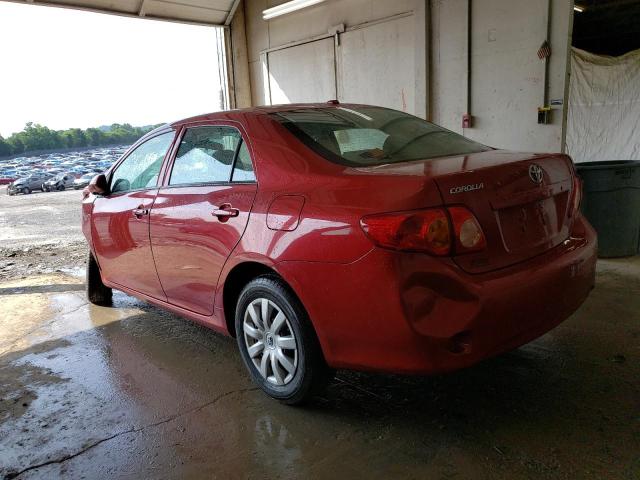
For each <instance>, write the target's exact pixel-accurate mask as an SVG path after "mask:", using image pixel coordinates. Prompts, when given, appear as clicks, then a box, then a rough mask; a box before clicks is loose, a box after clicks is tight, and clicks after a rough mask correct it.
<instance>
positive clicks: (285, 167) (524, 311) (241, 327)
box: [82, 102, 597, 404]
mask: <svg viewBox="0 0 640 480" xmlns="http://www.w3.org/2000/svg"><path fill="white" fill-rule="evenodd" d="M85 193H86V195H85V199H84V201H83V215H82V218H83V232H84V235H85V236H86V238H87V241H88V243H89V246H90V252H91V253H90V254H89V258H88V262H87V282H86V285H87V294H88V298H89V300H90V301H92V302H94V303H109V302H110V300H111V292H112V290H111V289H112V288H116V289H119V290H123V291H124V292H127V293H129V294H131V295H134V296H137V297H140V298H142V299H144V300H147V301H149V302H151V303H154V304H156V305H159V306H162V307H165V308H167V309H169V310H171V311H173V312H176V313H179V314H181V315H183V316H185V317H187V318H190V319H192V320H194V321H196V322H199V323H201V324H204V325H206V326H208V327H210V328H213V329H215V330H217V331H220V332H223V333H227V334H230V335H232V336H235V337H236V339H237V344H238V348H239V350H240V353H241V357H242V359H243V361H244V363H245V365H246V368H247V369H248V371H249V374H250V375H251V377H252V378H253V380H254V381H255V383H256V384H257V385H259V386H260V387H261V388H262V389H263V390H264V391H265V392H266V393H267V394H269V395H271V396H272V397H274V398H277V399H280V400H281V401H283V402H285V403H289V404H294V403H299V402H301V401H303V400H305V399H306V398H308V397H309V396H310V395H311V394H312V393H313V392H314V390H315V389H316V388H319V387H320V386H321V385H322V384H323V383H324V382H326V379H327V378H328V376H329V374H330V372H331V369H333V368H350V369H363V370H376V371H386V372H395V373H419V374H430V373H436V372H444V371H450V370H455V369H459V368H463V367H467V366H470V365H473V364H475V363H477V362H479V361H480V360H482V359H484V358H487V357H490V356H493V355H497V354H499V353H501V352H505V351H508V350H512V349H514V348H516V347H518V346H520V345H523V344H525V343H527V342H530V341H532V340H533V339H535V338H537V337H539V336H541V335H543V334H544V333H546V332H547V331H549V330H551V329H552V328H554V327H555V326H556V325H558V324H559V323H561V322H562V321H564V320H565V319H566V318H568V317H569V316H570V315H571V314H572V313H573V312H574V311H575V310H576V309H577V308H578V307H579V306H580V305H581V304H582V303H583V302H584V300H585V299H586V298H587V295H588V294H589V292H590V291H591V289H592V288H593V286H594V279H595V263H596V243H597V239H596V234H595V232H594V230H593V228H591V226H590V225H589V223H588V222H587V221H586V220H585V219H584V217H583V216H582V215H581V213H580V209H579V204H580V198H581V186H580V181H579V179H578V178H577V177H576V174H575V169H574V166H573V162H572V161H571V158H570V157H569V156H567V155H564V154H560V153H548V154H534V153H517V152H510V151H502V150H496V149H493V148H490V147H487V146H485V145H481V144H479V143H476V142H474V141H472V140H470V139H468V138H465V137H463V136H461V135H458V134H456V133H454V132H451V131H449V130H446V129H444V128H441V127H439V126H437V125H435V124H433V123H430V122H427V121H425V120H423V119H420V118H417V117H414V116H411V115H408V114H406V113H403V112H399V111H395V110H390V109H386V108H380V107H373V106H366V105H346V104H338V103H337V102H330V103H329V104H316V105H287V106H277V107H270V108H269V107H260V108H256V109H247V110H235V111H229V112H219V113H213V114H210V115H203V116H200V117H195V118H190V119H187V120H183V121H180V122H176V123H173V124H171V125H166V126H164V127H161V128H159V129H156V130H154V131H153V132H151V133H149V134H147V135H146V136H145V137H143V138H142V139H141V140H140V141H138V142H137V143H136V144H135V145H134V146H133V147H132V148H130V149H129V151H128V152H127V153H125V155H124V156H123V157H122V158H121V159H120V160H119V161H118V162H117V163H116V164H115V165H114V166H113V167H112V168H110V169H109V170H108V171H107V172H106V174H105V175H99V176H97V177H96V178H95V180H93V181H92V182H91V184H90V185H89V186H88V187H87V189H86V192H85Z"/></svg>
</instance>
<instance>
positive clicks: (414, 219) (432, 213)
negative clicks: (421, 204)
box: [360, 208, 451, 255]
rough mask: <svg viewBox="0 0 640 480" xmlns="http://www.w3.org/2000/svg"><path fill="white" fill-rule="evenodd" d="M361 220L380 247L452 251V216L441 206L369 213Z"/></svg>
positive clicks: (446, 253)
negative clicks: (398, 211)
mask: <svg viewBox="0 0 640 480" xmlns="http://www.w3.org/2000/svg"><path fill="white" fill-rule="evenodd" d="M360 224H361V225H362V229H363V230H364V232H365V233H366V234H367V236H368V237H369V238H370V239H371V240H373V242H374V243H375V244H376V245H378V246H380V247H384V248H391V249H393V250H406V251H414V252H427V253H430V254H432V255H448V254H449V252H450V251H451V235H450V229H449V219H448V218H447V214H446V213H445V211H444V210H443V209H440V208H433V209H429V210H420V211H415V212H402V213H387V214H382V215H369V216H366V217H364V218H363V219H362V220H361V221H360Z"/></svg>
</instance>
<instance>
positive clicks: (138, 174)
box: [111, 132, 174, 193]
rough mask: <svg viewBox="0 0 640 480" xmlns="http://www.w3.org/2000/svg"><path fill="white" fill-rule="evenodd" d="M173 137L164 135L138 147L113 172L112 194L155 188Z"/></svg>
mask: <svg viewBox="0 0 640 480" xmlns="http://www.w3.org/2000/svg"><path fill="white" fill-rule="evenodd" d="M173 136H174V132H167V133H163V134H162V135H158V136H157V137H153V138H151V139H149V140H147V141H146V142H144V143H142V144H141V145H138V147H136V149H135V150H134V151H133V152H131V153H130V154H129V155H128V156H127V158H125V159H124V160H123V161H122V163H121V164H120V165H118V167H117V168H116V169H115V171H114V172H113V176H112V177H111V193H117V192H126V191H129V190H139V189H143V188H151V187H155V186H156V183H157V181H158V174H159V173H160V167H162V161H163V160H164V157H165V155H166V154H167V150H168V149H169V146H170V145H171V142H172V141H173Z"/></svg>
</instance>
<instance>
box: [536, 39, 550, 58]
mask: <svg viewBox="0 0 640 480" xmlns="http://www.w3.org/2000/svg"><path fill="white" fill-rule="evenodd" d="M549 56H551V45H549V42H547V41H546V40H545V41H544V42H542V45H540V48H539V49H538V58H539V59H540V60H542V59H543V58H548V57H549Z"/></svg>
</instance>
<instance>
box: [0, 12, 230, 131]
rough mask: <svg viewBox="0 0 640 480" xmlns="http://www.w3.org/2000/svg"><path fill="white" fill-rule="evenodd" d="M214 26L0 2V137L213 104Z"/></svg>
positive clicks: (137, 122) (185, 113)
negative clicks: (30, 128)
mask: <svg viewBox="0 0 640 480" xmlns="http://www.w3.org/2000/svg"><path fill="white" fill-rule="evenodd" d="M219 91H220V80H219V77H218V63H217V54H216V39H215V30H214V28H213V27H200V26H193V25H185V24H178V23H171V22H160V21H153V20H141V19H135V18H126V17H119V16H114V15H105V14H98V13H91V12H82V11H77V10H68V9H62V8H52V7H42V6H35V5H21V4H13V3H7V2H0V135H2V136H3V137H5V138H7V137H8V136H9V135H10V134H12V133H14V132H18V131H21V130H22V129H23V128H24V125H25V123H27V122H34V123H40V124H42V125H46V126H47V127H49V128H52V129H55V130H62V129H66V128H71V127H78V128H88V127H98V126H101V125H109V124H112V123H130V124H132V125H134V126H142V125H150V124H156V123H163V122H169V121H173V120H178V119H181V118H184V117H189V116H192V115H197V114H200V113H206V112H213V111H216V110H219V109H220V107H219V105H220V93H219Z"/></svg>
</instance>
